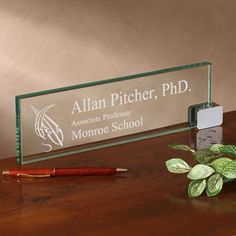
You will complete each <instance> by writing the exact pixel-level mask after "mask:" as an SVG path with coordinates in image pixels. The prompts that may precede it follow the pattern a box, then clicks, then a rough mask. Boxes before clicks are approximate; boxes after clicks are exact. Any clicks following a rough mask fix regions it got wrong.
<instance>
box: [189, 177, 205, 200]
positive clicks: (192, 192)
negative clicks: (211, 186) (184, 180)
mask: <svg viewBox="0 0 236 236" xmlns="http://www.w3.org/2000/svg"><path fill="white" fill-rule="evenodd" d="M205 188H206V180H205V179H203V180H193V181H191V182H190V184H189V186H188V196H189V197H191V198H192V197H198V196H200V195H201V194H202V192H203V191H204V189H205Z"/></svg>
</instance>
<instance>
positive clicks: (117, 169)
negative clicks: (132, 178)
mask: <svg viewBox="0 0 236 236" xmlns="http://www.w3.org/2000/svg"><path fill="white" fill-rule="evenodd" d="M116 171H117V172H127V171H128V169H124V168H116Z"/></svg>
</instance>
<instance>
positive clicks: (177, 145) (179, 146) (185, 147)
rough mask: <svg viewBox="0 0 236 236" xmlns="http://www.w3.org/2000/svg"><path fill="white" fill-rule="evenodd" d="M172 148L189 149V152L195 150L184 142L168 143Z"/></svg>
mask: <svg viewBox="0 0 236 236" xmlns="http://www.w3.org/2000/svg"><path fill="white" fill-rule="evenodd" d="M168 146H169V147H170V148H172V149H175V150H182V151H187V152H194V150H193V149H192V148H191V147H189V146H187V145H184V144H170V145H168Z"/></svg>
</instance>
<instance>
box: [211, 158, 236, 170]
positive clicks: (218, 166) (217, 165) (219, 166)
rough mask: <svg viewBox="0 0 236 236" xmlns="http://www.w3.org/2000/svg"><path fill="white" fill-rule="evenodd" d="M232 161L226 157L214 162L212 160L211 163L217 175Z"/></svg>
mask: <svg viewBox="0 0 236 236" xmlns="http://www.w3.org/2000/svg"><path fill="white" fill-rule="evenodd" d="M231 161H232V160H231V159H230V158H227V157H220V158H218V159H216V160H214V161H213V162H211V165H212V167H213V168H214V169H215V170H216V172H218V173H220V174H221V173H222V170H223V169H224V167H225V166H226V165H227V164H229V162H231Z"/></svg>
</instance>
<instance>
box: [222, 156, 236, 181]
mask: <svg viewBox="0 0 236 236" xmlns="http://www.w3.org/2000/svg"><path fill="white" fill-rule="evenodd" d="M221 174H222V175H223V176H224V177H226V178H228V179H234V178H236V160H233V161H231V162H229V163H228V164H227V165H226V166H225V167H224V168H223V170H222V173H221Z"/></svg>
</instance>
